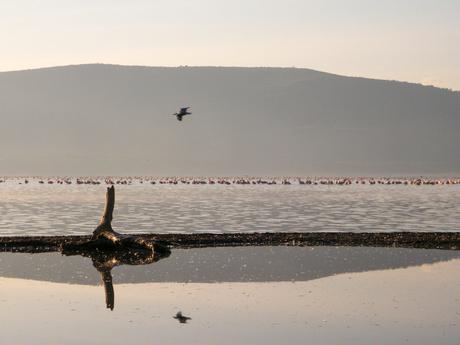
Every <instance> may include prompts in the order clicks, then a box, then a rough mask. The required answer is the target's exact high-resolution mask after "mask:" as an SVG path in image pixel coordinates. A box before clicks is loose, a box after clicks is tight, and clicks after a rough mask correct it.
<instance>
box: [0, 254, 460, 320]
mask: <svg viewBox="0 0 460 345" xmlns="http://www.w3.org/2000/svg"><path fill="white" fill-rule="evenodd" d="M63 254H64V256H63V255H61V254H59V253H40V254H21V253H0V276H2V277H13V278H25V279H34V280H41V281H43V280H44V281H53V282H61V283H72V284H85V285H88V284H89V285H94V284H97V282H98V281H101V280H102V283H103V285H104V290H105V297H106V306H107V308H109V309H111V310H113V308H114V305H115V291H114V290H115V289H114V277H115V281H116V282H117V283H119V284H123V283H145V282H179V283H190V282H194V283H217V282H219V283H221V282H282V281H309V280H314V279H319V278H322V277H327V276H334V275H337V274H340V273H351V272H366V271H375V270H382V269H396V268H405V267H410V266H421V265H424V264H432V263H436V262H442V261H448V260H451V259H460V251H449V250H427V249H401V248H372V247H282V246H280V247H234V248H228V247H221V248H201V249H175V250H173V251H172V253H170V252H166V253H153V252H150V251H122V252H103V251H86V252H82V251H78V252H71V251H67V252H63ZM88 258H89V259H90V260H91V263H92V267H91V264H90V263H89V262H88ZM166 258H167V260H166ZM160 260H161V261H160ZM153 263H155V264H154V265H152V264H153ZM94 268H95V269H96V270H94ZM115 268H116V271H115V270H114V269H115ZM112 270H114V272H115V274H114V276H113V275H112ZM96 272H97V273H96ZM98 275H99V279H98ZM176 316H178V319H177V320H179V321H180V320H181V318H180V315H176ZM180 322H181V321H180Z"/></svg>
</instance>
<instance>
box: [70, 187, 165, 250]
mask: <svg viewBox="0 0 460 345" xmlns="http://www.w3.org/2000/svg"><path fill="white" fill-rule="evenodd" d="M114 207H115V188H114V186H111V187H108V188H107V193H106V198H105V208H104V212H103V213H102V217H101V220H100V221H99V225H98V226H97V227H96V229H95V230H94V231H93V235H92V236H91V238H90V239H89V240H86V241H82V242H77V243H72V242H71V243H69V242H64V243H63V244H62V245H61V251H62V252H63V253H65V254H70V253H72V252H74V253H83V252H85V251H90V252H91V251H93V250H99V251H131V252H132V251H136V250H140V251H147V252H158V253H168V252H169V249H168V247H167V244H166V243H164V242H162V243H160V242H157V241H155V240H153V239H151V238H144V237H140V236H133V235H124V234H120V233H118V232H116V231H115V230H113V229H112V219H113V209H114ZM88 256H90V255H88Z"/></svg>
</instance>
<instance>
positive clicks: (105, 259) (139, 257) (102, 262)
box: [62, 248, 171, 310]
mask: <svg viewBox="0 0 460 345" xmlns="http://www.w3.org/2000/svg"><path fill="white" fill-rule="evenodd" d="M62 254H64V255H67V256H72V255H81V256H84V257H88V258H91V260H92V262H93V266H94V268H96V270H97V271H98V272H99V273H100V275H101V280H102V283H103V285H104V291H105V302H106V306H107V308H108V309H110V310H113V308H114V307H115V291H114V287H113V279H112V269H113V268H114V267H117V266H121V265H149V264H152V263H154V262H157V261H158V260H160V259H164V258H167V257H168V256H169V255H170V254H171V252H170V251H169V250H167V249H165V248H163V250H162V251H161V252H154V251H148V250H123V251H100V250H88V251H81V250H78V251H62Z"/></svg>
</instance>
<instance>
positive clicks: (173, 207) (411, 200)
mask: <svg viewBox="0 0 460 345" xmlns="http://www.w3.org/2000/svg"><path fill="white" fill-rule="evenodd" d="M23 180H24V179H12V180H8V181H6V183H1V184H0V234H1V235H81V234H89V233H91V232H92V231H93V229H94V228H95V226H96V224H97V222H98V219H99V217H100V215H101V213H102V209H103V207H104V202H105V189H106V187H105V185H103V184H101V185H76V184H75V183H74V184H71V185H65V184H64V185H59V184H47V183H45V184H39V183H38V181H39V180H38V179H29V183H28V184H24V183H23ZM19 183H22V184H19ZM459 224H460V185H434V186H433V185H422V186H414V185H369V184H366V185H361V184H356V185H350V186H341V185H299V184H292V185H280V184H277V185H233V184H232V185H218V184H216V185H185V184H184V185H182V184H178V185H160V184H156V185H151V184H149V183H143V184H141V183H139V182H134V183H132V184H131V185H116V204H115V213H114V221H113V226H114V229H116V230H119V231H121V232H124V233H151V232H157V233H200V232H207V233H222V232H223V233H226V232H311V231H328V232H330V231H338V232H340V231H351V232H389V231H458V230H459Z"/></svg>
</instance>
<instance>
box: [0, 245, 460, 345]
mask: <svg viewBox="0 0 460 345" xmlns="http://www.w3.org/2000/svg"><path fill="white" fill-rule="evenodd" d="M107 262H108V261H107ZM109 266H110V265H109ZM106 267H107V265H101V262H98V260H97V259H94V258H93V260H91V259H89V258H82V257H79V256H71V257H65V256H61V255H60V254H58V253H48V254H34V255H31V254H20V253H1V254H0V296H1V297H0V306H1V308H0V334H1V338H0V339H1V343H2V344H3V343H4V344H16V345H23V344H24V345H25V344H31V343H33V344H38V345H54V344H112V345H118V344H120V345H124V344H131V343H133V342H134V343H142V344H151V343H158V344H310V343H311V344H345V345H348V344H349V345H359V344H417V345H421V344H423V345H432V344H446V345H457V344H458V340H459V339H460V327H458V326H459V325H460V295H459V291H460V276H459V275H458V271H459V270H460V252H458V251H441V250H423V249H409V250H407V249H395V248H341V247H335V248H330V247H302V248H296V247H244V248H204V249H185V250H173V251H172V253H171V254H170V255H169V256H168V257H165V258H162V259H161V260H159V261H157V262H155V263H152V264H148V265H138V266H133V265H121V266H115V267H114V268H113V269H111V270H107V269H106ZM107 271H110V272H109V274H110V279H109V280H108V279H107V277H108V274H107ZM103 272H105V273H104V274H105V275H104V277H105V278H104V280H105V281H106V282H107V281H110V289H108V288H107V283H105V286H104V285H98V284H99V282H100V281H101V277H102V276H103ZM108 301H109V302H110V303H111V306H112V307H113V310H111V309H110V308H107V305H108ZM179 311H181V312H182V314H183V315H185V316H187V317H189V318H190V319H188V320H186V321H187V322H185V323H180V322H179V321H180V320H178V319H177V318H174V317H175V316H176V314H177V313H178V312H179Z"/></svg>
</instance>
